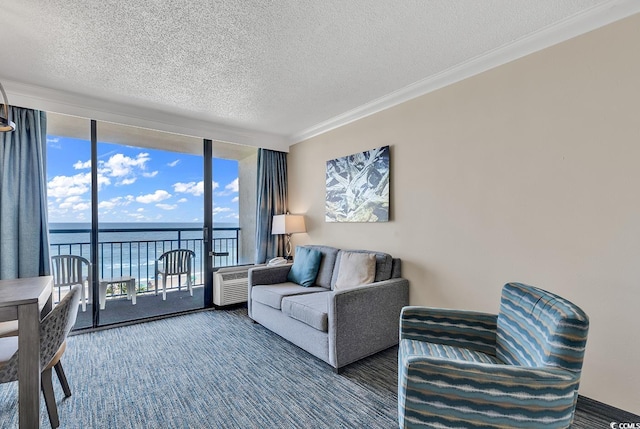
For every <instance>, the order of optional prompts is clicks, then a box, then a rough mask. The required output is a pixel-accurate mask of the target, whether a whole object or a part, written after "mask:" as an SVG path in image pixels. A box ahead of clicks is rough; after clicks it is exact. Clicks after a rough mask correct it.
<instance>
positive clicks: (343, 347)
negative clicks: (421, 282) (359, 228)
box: [248, 246, 409, 372]
mask: <svg viewBox="0 0 640 429" xmlns="http://www.w3.org/2000/svg"><path fill="white" fill-rule="evenodd" d="M304 247H307V248H312V249H315V250H318V251H319V252H320V253H321V254H322V257H321V262H320V268H319V271H318V275H317V277H316V280H315V284H313V285H312V286H309V287H303V286H300V285H298V284H296V283H292V282H290V281H288V280H287V275H288V273H289V270H290V269H291V265H283V266H282V265H281V266H273V267H258V268H252V269H250V270H249V291H248V312H249V317H251V318H252V319H253V320H254V321H255V322H257V323H260V324H261V325H263V326H264V327H266V328H268V329H270V330H271V331H273V332H275V333H276V334H278V335H280V336H281V337H283V338H285V339H286V340H288V341H290V342H292V343H293V344H295V345H297V346H298V347H301V348H302V349H304V350H306V351H307V352H309V353H311V354H312V355H314V356H316V357H318V358H320V359H322V360H323V361H325V362H327V363H328V364H329V365H331V366H332V367H333V368H334V370H335V371H336V372H340V370H341V369H342V368H343V367H344V366H346V365H348V364H350V363H352V362H355V361H357V360H359V359H362V358H364V357H367V356H369V355H372V354H374V353H377V352H379V351H382V350H384V349H387V348H389V347H392V346H394V345H396V344H398V331H399V327H398V325H399V317H400V312H401V310H402V307H404V306H407V305H409V282H408V281H407V280H406V279H403V278H401V271H400V268H401V264H400V262H401V261H400V259H394V258H392V257H391V256H390V255H388V254H386V253H380V252H368V251H363V250H359V251H349V252H357V253H374V254H375V279H374V281H373V283H370V284H366V285H361V286H357V287H352V288H347V289H337V288H335V285H336V280H337V278H338V273H339V270H340V261H341V255H342V252H345V251H343V250H340V249H336V248H334V247H328V246H304Z"/></svg>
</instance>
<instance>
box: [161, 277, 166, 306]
mask: <svg viewBox="0 0 640 429" xmlns="http://www.w3.org/2000/svg"><path fill="white" fill-rule="evenodd" d="M162 300H163V301H166V300H167V275H166V274H165V275H163V276H162Z"/></svg>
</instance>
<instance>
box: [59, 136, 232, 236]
mask: <svg viewBox="0 0 640 429" xmlns="http://www.w3.org/2000/svg"><path fill="white" fill-rule="evenodd" d="M90 159H91V145H90V142H88V141H86V140H81V139H73V138H67V137H58V136H52V135H49V136H47V193H48V207H49V222H90V221H91V163H90ZM213 181H214V184H213V186H214V191H213V193H214V196H213V204H214V209H213V213H214V218H213V221H214V223H216V222H225V223H234V224H237V223H238V163H237V162H236V161H233V160H225V159H218V158H214V160H213ZM98 184H99V191H98V213H99V220H100V222H199V223H202V220H203V208H202V206H203V201H204V198H203V191H204V186H203V185H204V182H203V161H202V157H201V156H196V155H189V154H183V153H175V152H166V151H161V150H154V149H147V148H136V147H130V146H123V145H117V144H111V143H102V142H99V143H98Z"/></svg>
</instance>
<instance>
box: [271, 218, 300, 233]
mask: <svg viewBox="0 0 640 429" xmlns="http://www.w3.org/2000/svg"><path fill="white" fill-rule="evenodd" d="M298 232H307V229H306V227H305V225H304V216H302V215H292V214H284V215H275V216H274V217H273V226H272V229H271V234H273V235H276V234H295V233H298Z"/></svg>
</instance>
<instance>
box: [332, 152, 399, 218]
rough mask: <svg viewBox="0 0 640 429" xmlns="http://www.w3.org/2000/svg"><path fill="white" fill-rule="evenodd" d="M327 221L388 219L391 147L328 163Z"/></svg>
mask: <svg viewBox="0 0 640 429" xmlns="http://www.w3.org/2000/svg"><path fill="white" fill-rule="evenodd" d="M325 220H326V221H327V222H387V221H388V220H389V146H382V147H379V148H376V149H371V150H368V151H365V152H360V153H356V154H353V155H349V156H344V157H342V158H336V159H332V160H330V161H327V200H326V214H325Z"/></svg>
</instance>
